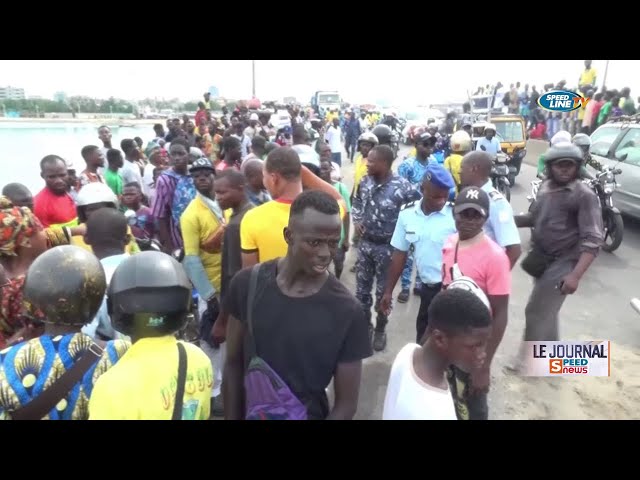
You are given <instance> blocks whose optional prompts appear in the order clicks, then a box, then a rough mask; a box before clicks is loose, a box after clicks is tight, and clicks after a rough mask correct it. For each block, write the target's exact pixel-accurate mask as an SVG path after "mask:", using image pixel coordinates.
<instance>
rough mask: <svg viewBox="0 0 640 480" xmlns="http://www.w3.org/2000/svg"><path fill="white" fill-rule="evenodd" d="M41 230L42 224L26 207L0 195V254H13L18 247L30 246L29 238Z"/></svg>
mask: <svg viewBox="0 0 640 480" xmlns="http://www.w3.org/2000/svg"><path fill="white" fill-rule="evenodd" d="M41 230H42V224H41V223H40V221H39V220H38V219H37V218H36V216H35V215H34V214H33V213H31V210H29V209H28V208H27V207H16V206H14V205H13V203H11V201H10V200H9V199H8V198H7V197H4V196H0V255H4V256H15V255H17V253H16V252H17V250H18V248H20V247H30V246H31V241H30V240H29V239H30V238H31V237H32V236H33V235H34V234H35V233H36V232H39V231H41Z"/></svg>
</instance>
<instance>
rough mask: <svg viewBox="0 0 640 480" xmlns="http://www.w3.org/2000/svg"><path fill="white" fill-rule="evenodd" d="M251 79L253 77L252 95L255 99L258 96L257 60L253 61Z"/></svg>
mask: <svg viewBox="0 0 640 480" xmlns="http://www.w3.org/2000/svg"><path fill="white" fill-rule="evenodd" d="M251 77H252V85H251V95H252V96H253V97H255V96H256V61H255V60H251Z"/></svg>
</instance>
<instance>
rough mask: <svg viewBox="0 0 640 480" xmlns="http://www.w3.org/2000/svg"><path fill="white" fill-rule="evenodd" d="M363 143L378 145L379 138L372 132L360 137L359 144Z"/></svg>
mask: <svg viewBox="0 0 640 480" xmlns="http://www.w3.org/2000/svg"><path fill="white" fill-rule="evenodd" d="M361 142H368V143H371V144H372V145H374V146H375V145H378V143H379V142H378V137H376V136H375V135H374V134H373V133H371V132H364V133H363V134H362V135H360V136H359V137H358V144H360V143H361Z"/></svg>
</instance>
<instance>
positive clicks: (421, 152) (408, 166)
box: [398, 132, 437, 303]
mask: <svg viewBox="0 0 640 480" xmlns="http://www.w3.org/2000/svg"><path fill="white" fill-rule="evenodd" d="M436 140H437V139H436V137H434V136H433V135H431V134H430V133H427V132H423V133H421V134H420V135H418V136H417V137H416V139H415V150H416V156H415V157H409V158H406V159H404V160H403V161H402V163H401V164H400V166H399V167H398V175H400V176H401V177H404V178H406V179H407V180H409V183H411V185H412V186H413V188H415V189H416V191H420V190H421V189H422V181H423V179H424V176H425V175H426V173H427V167H428V166H429V165H430V164H431V163H437V160H436V158H435V157H434V156H433V149H434V148H435V145H436ZM412 272H413V252H409V255H407V263H406V264H405V266H404V270H403V271H402V285H401V286H402V289H401V290H400V293H399V294H398V302H399V303H406V302H407V301H408V300H409V291H410V289H411V273H412ZM416 277H417V278H416V284H415V288H414V292H415V293H417V294H419V292H420V291H421V285H420V276H419V275H416Z"/></svg>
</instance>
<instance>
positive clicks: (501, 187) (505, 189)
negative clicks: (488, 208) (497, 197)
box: [498, 183, 511, 202]
mask: <svg viewBox="0 0 640 480" xmlns="http://www.w3.org/2000/svg"><path fill="white" fill-rule="evenodd" d="M498 191H499V192H500V193H501V194H502V195H503V196H504V198H506V199H507V202H510V201H511V188H509V185H506V184H504V183H498Z"/></svg>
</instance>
